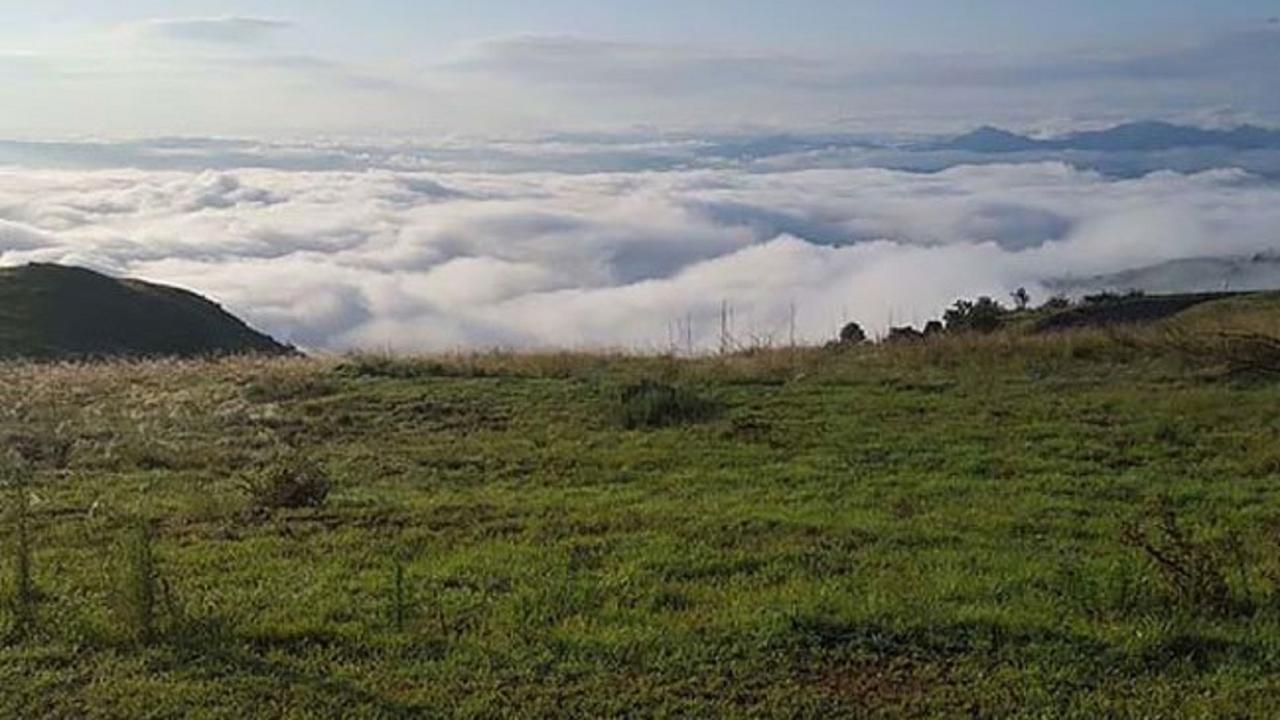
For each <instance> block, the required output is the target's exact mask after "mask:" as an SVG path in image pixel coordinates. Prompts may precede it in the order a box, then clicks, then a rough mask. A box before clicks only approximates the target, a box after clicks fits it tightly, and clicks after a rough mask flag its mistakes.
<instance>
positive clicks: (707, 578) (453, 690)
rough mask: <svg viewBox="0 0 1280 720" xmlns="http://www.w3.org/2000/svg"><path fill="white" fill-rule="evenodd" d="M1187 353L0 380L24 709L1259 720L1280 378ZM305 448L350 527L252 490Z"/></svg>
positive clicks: (1159, 350) (398, 362) (337, 367)
mask: <svg viewBox="0 0 1280 720" xmlns="http://www.w3.org/2000/svg"><path fill="white" fill-rule="evenodd" d="M1197 312H1199V313H1201V317H1200V319H1198V320H1194V319H1193V320H1188V321H1187V324H1186V326H1185V327H1182V328H1180V329H1179V330H1178V332H1179V333H1193V332H1200V333H1203V332H1216V331H1217V329H1218V328H1220V327H1225V325H1224V323H1225V319H1224V317H1222V316H1215V315H1212V314H1209V311H1208V310H1207V309H1206V308H1204V307H1201V308H1198V309H1197ZM1261 317H1262V316H1261V315H1250V319H1249V323H1251V327H1252V328H1253V329H1254V330H1255V331H1258V332H1262V331H1264V330H1267V328H1266V327H1264V321H1263V320H1262V319H1260V318H1261ZM1273 318H1274V316H1273ZM1273 322H1274V320H1273ZM1271 329H1272V330H1274V328H1271ZM1171 332H1172V330H1169V329H1167V328H1148V329H1135V330H1129V331H1118V330H1110V331H1076V332H1069V333H1064V334H1060V335H1050V336H1038V335H1021V334H1005V335H999V334H998V335H995V336H991V337H981V338H979V337H973V338H951V339H946V340H943V341H937V342H929V343H922V344H918V345H909V346H900V347H880V348H876V347H869V348H860V349H857V350H853V351H847V352H823V351H819V350H812V349H797V350H777V351H767V352H766V351H761V352H756V353H743V354H737V355H732V356H726V357H709V358H697V359H687V360H679V359H674V358H666V357H634V356H627V355H615V356H589V355H573V354H563V353H549V354H534V355H520V354H509V353H492V354H481V355H465V356H463V355H459V356H442V357H435V358H409V359H397V358H388V357H352V358H342V359H334V360H296V359H277V360H223V361H216V362H212V361H211V362H134V363H114V364H100V365H44V366H38V365H6V366H0V408H3V410H2V411H0V435H3V436H6V437H19V438H22V439H23V443H25V446H26V447H30V448H36V449H37V450H38V449H39V448H42V447H45V445H46V444H47V445H49V446H50V447H52V448H54V450H56V451H48V452H43V453H41V452H38V451H32V452H31V453H30V454H31V457H32V458H34V460H33V461H32V468H33V475H32V477H31V478H30V484H29V490H30V497H31V498H33V499H32V501H31V505H30V508H29V510H28V512H27V518H28V531H29V536H30V539H29V541H30V547H31V550H32V553H31V555H32V568H31V572H32V573H33V574H34V578H35V580H34V582H36V583H37V584H38V586H39V588H40V602H39V603H38V604H36V605H35V610H34V618H33V619H32V621H31V623H30V627H31V629H30V631H29V632H28V633H27V636H26V638H25V639H15V640H11V641H10V642H9V643H8V644H7V645H5V646H3V648H0V687H3V688H4V692H2V693H0V716H4V717H68V716H74V717H91V718H92V717H186V716H190V715H199V716H205V717H254V716H260V715H271V716H285V717H315V716H342V717H350V716H362V717H418V716H426V717H431V716H441V715H445V716H462V717H507V716H511V717H537V716H585V717H611V716H699V717H705V716H773V717H794V716H810V717H825V716H835V717H839V716H855V717H954V716H979V717H1025V718H1042V717H1078V718H1096V717H1171V718H1175V717H1177V718H1180V717H1203V718H1212V717H1266V716H1268V715H1269V714H1270V713H1271V712H1272V711H1273V710H1274V705H1275V700H1276V698H1277V697H1280V679H1278V678H1280V591H1278V590H1277V583H1280V571H1277V568H1276V562H1277V561H1276V558H1277V557H1280V483H1277V480H1278V479H1280V384H1277V383H1276V382H1275V381H1274V380H1272V379H1271V378H1270V377H1269V376H1265V375H1262V376H1250V377H1241V376H1238V375H1236V374H1234V373H1232V372H1230V368H1228V367H1226V366H1224V365H1223V364H1222V363H1219V362H1217V361H1216V360H1215V359H1214V358H1213V357H1207V356H1205V355H1204V354H1201V353H1184V352H1181V351H1180V350H1179V346H1178V345H1177V344H1176V343H1169V342H1165V339H1166V338H1167V337H1168V336H1169V333H1171ZM646 383H648V385H645V384H646ZM642 385H645V386H647V387H663V388H673V389H675V388H679V389H680V390H679V391H675V392H679V393H684V392H688V393H691V396H692V397H695V398H696V399H697V401H698V402H697V403H696V404H698V405H699V406H701V404H702V403H704V402H705V403H708V405H707V407H714V408H715V410H716V411H715V412H714V413H702V412H698V413H694V414H692V415H689V416H686V415H683V414H681V413H680V412H677V413H676V415H675V416H674V417H675V420H676V421H675V422H671V423H667V422H658V423H635V424H633V425H632V427H627V423H620V422H619V421H618V411H619V404H620V402H622V401H623V400H622V399H621V396H620V388H629V387H640V386H642ZM663 402H666V401H665V400H664V401H663ZM660 404H661V403H660ZM677 406H679V407H683V406H682V405H679V403H677ZM282 446H287V447H291V448H296V449H297V450H298V451H299V452H302V453H305V454H306V456H307V457H309V458H313V459H314V461H315V462H316V463H318V464H320V465H322V466H323V467H324V468H325V471H326V474H327V476H328V478H329V480H330V481H331V483H332V487H331V490H330V492H329V494H328V497H327V499H326V500H325V502H324V503H323V504H322V505H320V506H317V507H304V508H296V509H290V508H275V509H271V510H270V511H264V510H262V509H258V508H256V507H254V505H255V504H254V503H253V502H251V501H250V500H249V499H247V498H246V497H245V496H244V494H243V493H242V492H241V489H240V485H239V479H240V478H242V477H244V475H245V473H246V472H252V471H253V470H254V469H255V468H260V467H262V466H263V463H264V462H270V461H271V458H273V457H275V454H276V453H277V452H278V449H279V448H280V447H282ZM59 448H63V450H59ZM140 517H146V518H154V519H155V523H154V525H151V526H148V527H149V530H148V533H147V535H146V536H145V537H146V539H145V542H144V540H143V536H142V535H140V534H138V533H139V532H140V531H139V530H138V529H137V528H138V527H139V526H138V520H137V518H140ZM10 537H11V536H10V535H6V536H5V541H6V542H11V541H10V539H9V538H10ZM131 538H132V540H130V539H131ZM130 543H132V544H130ZM121 547H124V548H129V549H130V553H131V554H130V553H124V554H122V550H121ZM144 550H145V552H144ZM1153 551H1154V553H1155V554H1163V556H1164V557H1165V559H1166V560H1171V562H1173V563H1174V564H1175V566H1176V567H1178V568H1182V569H1181V570H1180V569H1171V568H1170V567H1168V566H1166V565H1165V564H1163V563H1162V561H1161V560H1160V559H1159V558H1157V557H1156V555H1155V554H1153ZM4 557H5V562H6V563H8V562H11V559H12V558H14V557H16V555H15V553H14V552H12V551H11V550H7V551H6V552H5V553H4ZM122 558H125V559H127V558H132V559H133V562H132V565H129V564H126V566H125V569H126V570H129V568H132V571H131V573H126V574H125V579H122V578H121V575H120V573H119V569H120V565H121V561H122ZM148 568H149V573H148V572H142V570H146V569H148ZM1184 570H1185V571H1186V572H1190V573H1197V574H1196V575H1195V576H1194V577H1192V578H1190V579H1187V578H1184V577H1183V575H1182V574H1181V573H1182V572H1183V571H1184ZM3 576H4V577H12V576H13V572H12V571H8V570H7V571H6V572H5V573H4V574H3ZM129 577H132V578H133V579H132V580H129V579H128V578H129ZM148 577H149V578H151V580H150V581H146V582H143V584H141V585H139V584H138V582H139V579H145V578H148ZM161 579H162V580H163V582H161ZM145 587H149V588H150V590H149V591H148V592H149V593H150V597H151V598H152V599H151V604H150V607H151V608H152V610H151V612H152V613H153V614H152V620H151V623H150V627H151V630H150V633H149V634H150V638H149V641H148V642H138V641H137V640H136V638H134V637H131V636H130V634H129V633H128V632H126V631H127V630H128V627H129V624H130V622H135V624H136V620H135V621H129V620H127V619H126V618H124V617H122V615H121V613H120V612H119V608H118V600H117V599H118V598H119V597H120V593H121V591H122V588H123V589H125V590H127V589H129V588H133V589H134V590H141V589H142V588H145ZM137 596H138V597H141V595H137ZM166 596H171V597H177V598H181V600H182V612H181V613H180V615H181V618H182V621H181V622H180V623H175V622H160V621H158V618H159V616H158V615H157V613H162V611H163V606H164V601H163V599H164V597H166ZM11 607H13V605H12V603H5V604H3V608H4V609H3V610H0V613H9V615H7V616H0V628H7V627H8V626H9V624H11V623H13V622H14V620H15V619H14V618H13V617H12V611H11V610H10V608H11ZM135 634H136V633H135Z"/></svg>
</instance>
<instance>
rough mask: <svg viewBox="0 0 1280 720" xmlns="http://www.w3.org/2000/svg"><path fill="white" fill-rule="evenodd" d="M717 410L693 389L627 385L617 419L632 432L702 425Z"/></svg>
mask: <svg viewBox="0 0 1280 720" xmlns="http://www.w3.org/2000/svg"><path fill="white" fill-rule="evenodd" d="M716 410H717V406H716V404H715V403H713V402H711V401H709V400H707V399H705V398H703V397H701V396H699V395H698V394H697V393H695V392H693V391H692V390H688V389H685V388H679V387H675V386H672V385H666V384H664V383H659V382H654V381H652V380H645V381H642V382H639V383H635V384H632V385H628V386H626V387H624V388H622V391H621V393H620V394H619V397H618V418H619V421H620V422H621V424H622V426H623V427H625V428H627V429H629V430H635V429H638V428H661V427H670V426H673V425H684V424H687V423H695V422H701V421H703V420H706V419H708V418H710V417H712V416H713V415H714V414H715V412H716Z"/></svg>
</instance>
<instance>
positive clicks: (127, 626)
mask: <svg viewBox="0 0 1280 720" xmlns="http://www.w3.org/2000/svg"><path fill="white" fill-rule="evenodd" d="M154 535H155V533H154V529H153V528H152V524H151V522H150V521H145V520H139V521H137V522H136V523H133V524H132V525H131V526H130V527H129V529H128V532H127V534H126V535H125V537H124V538H123V539H122V540H121V542H120V543H119V545H118V546H117V552H118V557H119V561H118V562H119V564H118V567H117V577H116V593H115V601H116V602H115V611H116V618H117V620H118V621H119V624H120V629H121V630H122V631H123V632H124V633H125V634H126V635H127V636H129V637H131V638H134V639H137V640H141V641H143V642H149V641H151V640H153V639H154V638H155V637H156V615H157V613H156V607H157V603H158V602H159V600H160V599H161V595H162V588H161V582H160V574H159V571H158V569H157V567H156V558H155V550H154V548H153V544H154Z"/></svg>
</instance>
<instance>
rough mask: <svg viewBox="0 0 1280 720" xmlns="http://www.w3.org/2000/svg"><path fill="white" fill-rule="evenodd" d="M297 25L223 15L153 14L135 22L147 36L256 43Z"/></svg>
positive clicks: (212, 41)
mask: <svg viewBox="0 0 1280 720" xmlns="http://www.w3.org/2000/svg"><path fill="white" fill-rule="evenodd" d="M292 26H293V23H291V22H289V21H287V20H279V19H275V18H260V17H243V16H236V15H227V16H222V17H194V18H153V19H150V20H145V21H143V22H141V23H138V24H137V25H135V26H133V27H134V28H135V29H136V30H137V31H138V32H139V33H141V34H142V35H143V36H146V37H152V38H161V39H165V40H179V41H184V42H185V41H195V42H202V43H226V44H233V45H240V44H246V43H255V42H258V41H261V40H263V39H266V38H267V37H269V36H271V35H273V34H275V33H277V32H280V31H282V30H286V29H288V28H290V27H292Z"/></svg>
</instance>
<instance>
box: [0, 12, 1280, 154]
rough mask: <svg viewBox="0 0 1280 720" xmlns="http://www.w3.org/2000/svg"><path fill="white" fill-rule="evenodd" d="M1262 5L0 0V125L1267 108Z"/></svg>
mask: <svg viewBox="0 0 1280 720" xmlns="http://www.w3.org/2000/svg"><path fill="white" fill-rule="evenodd" d="M1277 18H1280V0H1232V2H1230V3H1222V2H1211V1H1209V0H1122V1H1115V0H1112V1H1110V2H1104V1H1103V0H1077V1H1075V2H1070V3H1063V2H1050V1H1048V0H1021V1H1018V0H983V1H982V2H966V3H958V2H951V1H950V0H913V1H912V0H907V1H904V0H896V1H893V2H890V1H888V0H857V1H850V0H795V1H793V2H788V3H779V2H774V1H772V0H647V1H646V2H629V1H628V2H623V1H620V0H595V1H588V0H541V1H539V2H527V1H525V0H484V1H477V0H470V1H465V0H419V1H410V0H367V1H366V2H361V3H350V2H337V1H333V0H310V1H308V2H301V1H296V2H295V1H277V2H269V1H268V2H262V1H257V2H234V1H227V0H223V1H220V2H219V1H214V0H188V1H186V2H172V1H170V2H160V1H155V0H118V1H117V2H111V3H103V2H96V1H90V0H49V1H48V2H41V3H30V2H25V1H23V2H12V1H10V0H6V1H4V2H0V80H2V81H3V83H0V101H3V102H4V105H5V107H6V108H15V109H16V111H12V110H11V111H9V112H6V113H5V114H4V117H3V118H0V136H4V137H27V138H32V137H44V136H48V137H77V136H110V137H120V136H130V137H139V136H158V135H172V134H187V135H190V134H196V135H200V134H223V135H241V136H246V135H248V136H270V137H282V136H298V135H307V134H317V133H329V134H363V135H374V134H383V135H400V136H404V135H414V134H421V133H442V132H451V133H472V134H495V133H507V134H509V133H518V132H547V131H553V130H564V129H574V130H584V129H593V130H594V129H606V130H617V129H625V128H628V127H650V126H658V127H663V128H671V127H679V128H706V127H720V128H725V127H773V128H797V127H804V128H840V127H846V126H847V127H853V128H856V129H871V128H877V129H886V126H893V127H894V128H901V129H903V130H931V129H937V128H947V129H953V128H956V127H960V126H963V125H965V124H970V125H971V124H975V123H980V122H984V121H989V122H1002V123H1004V124H1014V125H1020V126H1024V127H1025V126H1029V125H1032V124H1034V123H1036V122H1041V123H1044V122H1050V121H1063V122H1087V121H1089V120H1091V119H1092V120H1102V119H1113V118H1114V117H1115V116H1117V115H1123V114H1126V113H1128V114H1134V115H1141V116H1184V115H1190V114H1194V113H1196V112H1206V111H1208V110H1216V111H1219V112H1220V111H1222V110H1224V109H1226V110H1229V111H1230V112H1234V113H1236V114H1238V115H1239V116H1240V117H1242V118H1250V117H1256V118H1263V119H1275V118H1276V117H1277V114H1278V113H1280V106H1278V103H1280V100H1277V99H1276V97H1275V95H1276V93H1274V92H1269V90H1270V89H1271V88H1270V84H1271V78H1270V77H1269V75H1270V73H1269V72H1266V71H1265V68H1266V67H1267V65H1266V63H1267V62H1269V61H1272V60H1275V59H1276V56H1277V54H1280V51H1277V49H1276V45H1277V42H1276V40H1277V37H1280V20H1277ZM1156 66H1160V67H1163V68H1164V70H1162V71H1155V70H1153V67H1156ZM1272 67H1274V66H1272Z"/></svg>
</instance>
